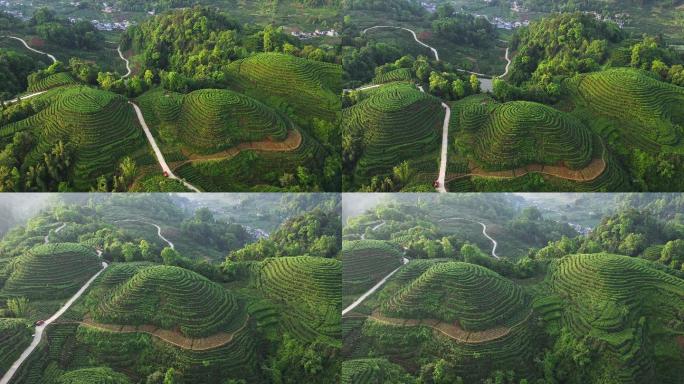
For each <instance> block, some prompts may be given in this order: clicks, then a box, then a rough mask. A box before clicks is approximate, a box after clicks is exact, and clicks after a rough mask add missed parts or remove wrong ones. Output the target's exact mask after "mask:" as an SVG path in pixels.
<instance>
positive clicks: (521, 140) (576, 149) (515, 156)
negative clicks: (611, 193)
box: [452, 101, 594, 171]
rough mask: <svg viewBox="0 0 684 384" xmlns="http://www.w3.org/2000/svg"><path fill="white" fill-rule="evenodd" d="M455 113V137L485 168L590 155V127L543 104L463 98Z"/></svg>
mask: <svg viewBox="0 0 684 384" xmlns="http://www.w3.org/2000/svg"><path fill="white" fill-rule="evenodd" d="M464 103H465V105H464V106H463V107H462V108H459V107H458V106H457V107H455V109H457V110H458V113H457V114H456V115H455V116H454V117H453V118H454V119H456V121H454V122H452V124H456V126H457V127H458V131H457V132H458V133H457V134H456V141H457V143H458V146H459V148H460V149H461V150H462V151H463V152H464V153H466V154H468V155H469V157H468V158H469V159H470V160H472V161H474V162H476V163H477V164H478V165H480V166H481V167H483V168H484V169H487V170H497V171H498V170H508V169H513V168H517V167H521V166H524V165H528V164H547V165H553V164H564V165H566V166H567V167H568V168H570V169H581V168H584V167H585V166H586V165H587V164H588V163H589V162H590V161H591V159H592V155H593V152H594V151H593V139H592V133H591V131H590V130H589V129H588V128H587V127H586V126H585V125H584V124H583V123H582V122H581V121H579V120H578V119H577V118H575V117H573V116H571V115H568V114H566V113H563V112H561V111H558V110H555V109H553V108H551V107H548V106H545V105H543V104H539V103H534V102H528V101H512V102H508V103H503V104H497V103H487V104H475V103H468V101H465V102H464Z"/></svg>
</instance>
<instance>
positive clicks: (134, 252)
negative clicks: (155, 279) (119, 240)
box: [121, 243, 140, 262]
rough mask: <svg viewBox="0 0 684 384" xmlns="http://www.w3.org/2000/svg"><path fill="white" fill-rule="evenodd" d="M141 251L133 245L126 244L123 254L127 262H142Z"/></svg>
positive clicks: (122, 250) (123, 247)
mask: <svg viewBox="0 0 684 384" xmlns="http://www.w3.org/2000/svg"><path fill="white" fill-rule="evenodd" d="M139 251H140V249H139V248H138V247H137V246H136V245H135V244H133V243H125V244H124V245H123V246H122V247H121V253H122V254H123V257H124V260H126V261H127V262H131V261H139V260H140V252H139Z"/></svg>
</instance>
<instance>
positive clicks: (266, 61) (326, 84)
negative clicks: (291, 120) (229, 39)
mask: <svg viewBox="0 0 684 384" xmlns="http://www.w3.org/2000/svg"><path fill="white" fill-rule="evenodd" d="M228 70H229V73H230V74H231V75H232V76H234V77H235V80H236V84H235V85H234V88H235V89H236V90H237V91H239V92H242V93H246V94H248V95H254V97H257V98H260V99H261V98H263V99H268V98H271V97H277V98H280V99H282V100H283V102H285V103H287V104H289V105H291V106H292V107H293V108H294V109H295V112H296V114H297V115H298V116H300V118H302V119H306V120H310V119H312V118H314V117H316V118H319V119H323V120H328V121H335V120H336V119H337V115H338V113H339V110H340V99H339V97H338V94H339V92H340V91H341V90H342V67H341V66H338V65H334V64H330V63H322V62H318V61H313V60H306V59H301V58H298V57H294V56H290V55H283V54H279V53H262V54H257V55H254V56H251V57H248V58H246V59H242V60H238V61H236V62H233V63H231V64H230V65H229V69H228ZM275 79H277V81H274V80H275Z"/></svg>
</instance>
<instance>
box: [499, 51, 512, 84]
mask: <svg viewBox="0 0 684 384" xmlns="http://www.w3.org/2000/svg"><path fill="white" fill-rule="evenodd" d="M510 51H511V49H510V48H509V47H506V71H505V72H504V73H503V75H501V76H499V77H506V76H507V75H508V69H509V68H510V67H511V58H510V57H509V56H508V55H509V54H510Z"/></svg>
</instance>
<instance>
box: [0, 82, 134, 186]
mask: <svg viewBox="0 0 684 384" xmlns="http://www.w3.org/2000/svg"><path fill="white" fill-rule="evenodd" d="M53 95H54V99H53V101H52V103H51V104H50V105H49V106H48V107H47V108H45V109H44V110H42V111H40V112H38V113H37V114H35V115H33V116H31V117H29V118H27V119H25V120H22V121H20V122H17V123H13V124H9V125H7V126H4V127H0V139H2V140H3V141H7V140H8V139H9V138H11V137H12V136H13V135H14V133H16V132H18V131H30V132H32V133H33V134H35V135H36V136H37V137H38V141H37V143H36V145H35V146H34V148H33V149H32V150H31V152H30V153H29V154H28V156H27V159H26V161H25V162H24V165H23V167H24V168H28V167H29V166H31V165H35V164H36V163H37V162H38V161H40V160H42V159H43V154H44V153H45V152H48V151H49V150H51V149H52V147H53V146H54V145H55V144H56V143H57V142H58V141H60V140H61V141H63V142H64V143H65V144H67V143H69V144H71V145H72V146H73V147H74V148H73V149H74V151H73V152H74V154H75V161H73V165H72V170H71V173H72V174H73V177H72V178H71V179H72V181H73V185H74V187H75V188H76V189H77V190H89V189H90V187H91V186H92V185H94V184H95V180H96V178H97V177H99V176H100V175H103V174H111V173H112V172H113V171H114V170H115V168H116V167H117V165H118V162H119V160H120V159H121V158H123V157H125V156H132V157H134V158H135V156H136V155H141V154H144V153H146V142H145V139H144V138H143V132H142V130H141V129H140V127H139V126H138V125H137V120H136V118H135V115H134V113H133V109H132V108H131V106H130V105H128V104H127V103H126V99H125V98H124V97H123V96H118V95H115V94H113V93H110V92H105V91H100V90H96V89H93V88H90V87H84V86H76V87H68V88H61V89H60V90H59V92H58V93H54V94H53Z"/></svg>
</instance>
